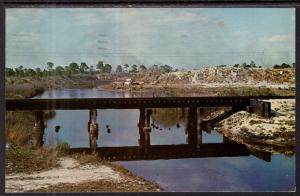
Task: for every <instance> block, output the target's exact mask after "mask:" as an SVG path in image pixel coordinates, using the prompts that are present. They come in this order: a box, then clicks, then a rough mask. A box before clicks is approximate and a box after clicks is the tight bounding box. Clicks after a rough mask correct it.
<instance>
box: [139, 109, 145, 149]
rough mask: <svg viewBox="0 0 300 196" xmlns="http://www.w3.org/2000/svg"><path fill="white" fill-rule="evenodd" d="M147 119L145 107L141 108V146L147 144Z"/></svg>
mask: <svg viewBox="0 0 300 196" xmlns="http://www.w3.org/2000/svg"><path fill="white" fill-rule="evenodd" d="M145 120H146V115H145V108H140V117H139V123H138V127H139V135H140V138H139V145H140V147H143V146H145V133H144V127H145Z"/></svg>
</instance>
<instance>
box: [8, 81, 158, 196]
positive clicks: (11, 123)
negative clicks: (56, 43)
mask: <svg viewBox="0 0 300 196" xmlns="http://www.w3.org/2000/svg"><path fill="white" fill-rule="evenodd" d="M107 82H109V81H100V80H97V79H96V78H95V77H89V76H87V77H86V76H73V77H67V78H66V77H49V78H40V77H25V78H15V77H14V78H12V77H9V78H6V86H5V87H6V96H5V97H6V98H31V97H32V96H35V95H37V94H40V93H42V92H44V91H45V90H46V89H51V88H52V89H59V88H93V87H95V86H98V85H100V84H103V83H107ZM54 115H55V112H53V111H46V112H45V119H46V121H47V119H50V118H52V117H53V116H54ZM46 123H47V122H46ZM33 126H34V115H33V113H32V112H30V111H24V112H6V114H5V133H6V142H7V149H6V152H5V156H6V159H5V160H6V162H5V166H6V168H5V170H6V176H5V178H6V192H95V191H96V192H97V191H104V192H118V191H121V192H126V191H134V192H142V191H159V190H161V189H160V188H159V187H158V185H156V184H155V183H154V182H148V181H146V180H144V179H143V178H140V177H138V176H135V175H133V174H132V173H130V172H129V171H128V170H126V169H124V168H122V167H120V166H118V165H115V164H113V163H109V162H104V161H102V160H99V159H97V158H95V157H94V158H92V159H91V156H90V155H78V157H81V160H76V158H74V157H68V156H63V157H61V156H60V155H58V153H57V151H56V150H54V149H47V148H40V149H39V148H33V147H30V146H27V141H28V139H29V137H30V134H31V131H32V128H33ZM82 160H84V161H82ZM70 163H71V164H70ZM70 165H71V167H69V166H70ZM73 166H74V167H73ZM61 172H62V173H61ZM64 172H65V173H64ZM77 174H80V175H79V176H77ZM59 175H61V176H59ZM74 175H76V176H74ZM82 176H85V178H82ZM111 176H117V178H116V179H113V178H111ZM57 177H59V178H58V180H57ZM78 179H79V180H78ZM112 179H113V180H112Z"/></svg>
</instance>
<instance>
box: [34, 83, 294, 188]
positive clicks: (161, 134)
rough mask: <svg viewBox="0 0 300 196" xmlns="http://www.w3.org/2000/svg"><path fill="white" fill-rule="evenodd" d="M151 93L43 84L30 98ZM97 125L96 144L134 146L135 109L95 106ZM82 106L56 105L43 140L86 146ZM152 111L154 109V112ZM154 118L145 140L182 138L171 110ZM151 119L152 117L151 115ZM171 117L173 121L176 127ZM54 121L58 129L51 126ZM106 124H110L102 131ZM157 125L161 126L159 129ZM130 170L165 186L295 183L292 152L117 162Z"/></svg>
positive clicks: (217, 137) (214, 136)
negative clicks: (45, 87) (266, 157)
mask: <svg viewBox="0 0 300 196" xmlns="http://www.w3.org/2000/svg"><path fill="white" fill-rule="evenodd" d="M131 96H135V97H136V96H151V93H149V94H146V95H145V94H144V95H143V94H135V95H132V94H129V93H117V92H112V91H100V90H97V89H64V90H49V91H46V92H44V93H43V94H42V95H39V96H36V97H35V98H96V97H131ZM97 111H98V117H97V121H98V124H99V128H100V133H99V139H98V146H100V147H101V146H138V138H139V133H138V127H137V123H138V119H139V111H138V110H134V109H131V110H112V109H107V110H97ZM88 114H89V112H88V110H74V111H64V110H57V111H56V116H55V117H54V118H53V119H51V120H49V121H48V123H47V128H46V131H45V145H49V146H55V145H56V144H57V143H60V142H68V143H69V144H70V145H71V147H89V143H88V132H87V122H88ZM154 116H155V114H154ZM159 118H160V117H159V116H156V118H154V117H153V119H155V120H156V122H155V123H156V124H157V125H158V127H159V128H158V129H154V130H152V132H151V144H153V145H156V144H186V135H185V126H186V125H185V122H184V121H183V120H180V117H178V116H177V115H171V114H170V116H169V119H171V121H172V118H174V120H173V121H174V122H175V123H173V124H172V123H164V122H165V121H166V120H159ZM153 119H152V120H153ZM176 123H179V128H178V127H177V125H176ZM57 125H59V126H60V127H61V128H60V131H59V132H58V133H56V132H55V126H57ZM106 125H109V126H110V128H111V133H107V131H106ZM160 129H161V130H160ZM202 137H203V138H202V139H203V140H202V142H203V143H222V142H223V136H222V135H221V134H219V133H216V132H214V131H212V132H211V133H210V134H209V133H206V132H203V134H202ZM117 163H118V164H120V165H122V166H124V167H125V168H126V169H128V170H130V171H132V172H133V173H134V174H137V175H139V176H142V177H144V178H146V179H148V180H152V181H155V182H157V183H158V184H159V185H160V186H161V187H162V188H163V189H164V190H166V191H290V190H293V189H294V187H295V156H292V157H286V156H284V155H281V154H273V155H272V156H271V162H266V161H263V160H261V159H259V158H256V157H254V156H252V155H250V156H241V157H211V158H186V159H171V160H145V161H127V162H126V161H122V162H117Z"/></svg>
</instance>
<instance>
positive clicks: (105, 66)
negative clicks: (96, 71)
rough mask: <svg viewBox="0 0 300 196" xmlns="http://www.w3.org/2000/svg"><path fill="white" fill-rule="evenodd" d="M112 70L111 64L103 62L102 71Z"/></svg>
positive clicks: (108, 71)
mask: <svg viewBox="0 0 300 196" xmlns="http://www.w3.org/2000/svg"><path fill="white" fill-rule="evenodd" d="M111 70H112V66H111V65H110V64H105V65H104V68H103V72H104V73H110V72H111Z"/></svg>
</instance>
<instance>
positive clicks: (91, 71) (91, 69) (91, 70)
mask: <svg viewBox="0 0 300 196" xmlns="http://www.w3.org/2000/svg"><path fill="white" fill-rule="evenodd" d="M90 74H92V75H93V74H95V70H94V65H91V66H90Z"/></svg>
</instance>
